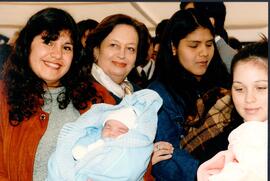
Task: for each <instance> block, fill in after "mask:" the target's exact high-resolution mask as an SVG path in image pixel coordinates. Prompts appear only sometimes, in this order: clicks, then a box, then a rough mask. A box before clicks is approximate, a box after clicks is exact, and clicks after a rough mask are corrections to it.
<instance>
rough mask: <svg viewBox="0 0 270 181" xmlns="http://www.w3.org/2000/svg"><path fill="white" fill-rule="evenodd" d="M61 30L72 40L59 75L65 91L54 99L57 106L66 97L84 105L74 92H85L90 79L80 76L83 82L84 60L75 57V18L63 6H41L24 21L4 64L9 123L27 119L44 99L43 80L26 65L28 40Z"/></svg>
mask: <svg viewBox="0 0 270 181" xmlns="http://www.w3.org/2000/svg"><path fill="white" fill-rule="evenodd" d="M63 30H67V31H69V33H70V36H71V40H72V43H73V60H72V64H71V67H70V69H69V71H68V72H67V73H66V74H65V75H64V76H63V77H62V78H61V79H60V83H61V85H62V86H64V87H65V92H63V93H61V94H59V95H58V98H57V101H58V103H59V108H60V109H65V108H66V107H67V105H68V104H69V103H70V100H72V101H73V104H74V106H75V107H76V108H81V107H84V106H81V105H84V104H85V103H84V102H85V101H82V100H78V98H77V97H76V95H78V94H79V95H81V93H82V92H86V90H85V87H87V86H88V87H90V86H91V85H90V84H87V81H88V82H90V80H89V79H87V78H84V80H85V82H83V81H81V80H80V78H82V77H83V71H82V70H81V66H83V64H84V62H82V61H80V58H79V57H80V53H81V52H80V50H81V46H80V40H79V36H78V28H77V25H76V22H75V21H74V19H73V18H72V16H71V15H70V14H69V13H67V12H66V11H64V10H61V9H57V8H45V9H43V10H40V11H39V12H37V13H35V14H34V15H33V16H31V17H30V19H29V20H28V21H27V23H26V25H25V26H24V28H23V29H22V30H21V31H20V34H19V36H18V38H17V40H16V43H15V47H14V49H13V50H12V53H11V56H10V58H9V59H8V61H7V63H6V64H5V66H4V71H3V74H4V82H5V85H6V91H7V97H8V98H7V99H8V104H9V120H10V123H11V124H12V125H18V124H19V123H20V122H22V121H23V120H24V119H29V118H30V117H31V116H32V115H33V114H34V113H35V112H36V111H37V110H38V109H39V108H40V107H41V106H42V105H43V102H44V101H43V94H44V92H45V91H44V86H46V83H45V81H43V80H42V79H40V78H39V77H38V76H37V75H36V74H35V73H34V72H33V71H32V69H31V68H30V65H29V55H30V53H31V43H32V41H33V39H34V37H36V36H38V35H40V34H41V33H44V32H45V35H44V36H43V37H42V38H43V40H44V41H51V40H52V41H55V40H57V39H58V37H59V34H60V32H61V31H63ZM86 80H87V81H86ZM86 85H87V86H86ZM90 92H91V93H92V92H93V91H90ZM88 94H90V93H88Z"/></svg>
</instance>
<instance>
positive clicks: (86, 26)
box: [77, 19, 98, 47]
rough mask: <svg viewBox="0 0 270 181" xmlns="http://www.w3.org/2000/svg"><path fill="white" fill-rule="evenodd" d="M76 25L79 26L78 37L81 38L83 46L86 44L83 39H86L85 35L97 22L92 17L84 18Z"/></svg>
mask: <svg viewBox="0 0 270 181" xmlns="http://www.w3.org/2000/svg"><path fill="white" fill-rule="evenodd" d="M77 25H78V28H79V37H80V38H81V43H82V46H83V47H85V46H86V42H85V41H86V39H87V36H88V35H89V34H90V33H91V31H92V30H93V29H94V28H96V27H97V25H98V22H97V21H96V20H93V19H86V20H82V21H79V22H78V23H77Z"/></svg>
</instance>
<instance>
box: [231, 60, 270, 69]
mask: <svg viewBox="0 0 270 181" xmlns="http://www.w3.org/2000/svg"><path fill="white" fill-rule="evenodd" d="M242 66H245V67H250V69H261V70H264V71H268V62H267V60H265V59H263V58H260V57H249V58H246V59H242V60H239V61H238V62H237V63H236V64H235V66H234V72H235V71H236V70H238V69H240V68H241V67H242Z"/></svg>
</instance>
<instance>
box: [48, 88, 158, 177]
mask: <svg viewBox="0 0 270 181" xmlns="http://www.w3.org/2000/svg"><path fill="white" fill-rule="evenodd" d="M161 105H162V99H161V98H160V96H159V95H158V94H157V93H156V92H155V91H152V90H149V89H143V90H140V91H137V92H135V93H133V94H132V95H127V96H125V97H124V98H123V100H122V101H121V103H120V104H119V105H109V104H104V103H102V104H95V105H93V106H92V108H91V109H90V110H89V111H87V112H86V113H84V114H83V115H82V116H81V117H80V118H79V119H78V120H77V121H75V122H72V123H68V124H66V125H64V127H63V128H62V130H61V131H60V134H59V137H58V142H57V147H56V151H55V152H54V153H53V154H52V155H51V157H50V159H49V162H48V177H47V180H48V181H55V180H68V181H69V180H70V181H75V180H76V181H87V180H88V181H89V180H94V181H114V180H117V181H124V180H125V181H127V180H132V181H133V180H134V181H136V180H142V178H143V175H144V173H145V171H146V169H147V166H148V163H149V161H150V157H151V154H152V151H153V141H154V138H155V134H156V129H157V112H158V110H159V108H160V107H161Z"/></svg>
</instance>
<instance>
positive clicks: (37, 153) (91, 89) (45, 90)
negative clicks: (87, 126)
mask: <svg viewBox="0 0 270 181" xmlns="http://www.w3.org/2000/svg"><path fill="white" fill-rule="evenodd" d="M80 50H81V46H80V40H79V36H78V30H77V25H76V22H75V21H74V19H73V18H72V16H71V15H70V14H68V13H67V12H65V11H63V10H61V9H57V8H46V9H43V10H41V11H39V12H37V13H36V14H34V15H33V16H32V17H31V18H30V19H29V20H28V22H27V24H26V25H25V27H24V28H23V29H22V30H21V32H20V34H19V36H18V39H17V40H16V43H15V46H14V49H13V51H12V53H11V56H10V58H9V59H8V61H7V62H6V64H5V66H4V70H3V78H4V80H3V81H1V82H0V100H1V102H0V180H12V181H16V180H21V181H31V180H36V181H37V180H44V179H45V177H46V175H47V161H48V158H49V155H50V154H51V153H52V152H53V151H54V149H55V146H56V141H57V140H56V138H57V136H58V133H59V131H60V129H61V128H62V126H63V124H65V123H67V122H71V121H74V120H76V119H77V118H78V117H79V115H80V114H81V113H83V112H85V111H86V110H87V109H89V107H90V106H91V105H92V103H98V102H107V103H112V104H113V103H115V101H114V100H113V99H112V98H111V96H110V95H109V94H108V93H107V92H104V91H102V90H101V89H100V87H101V86H99V85H98V84H94V83H93V82H92V79H91V78H90V77H89V76H87V75H86V74H85V72H87V71H86V70H87V69H84V68H83V66H84V65H85V64H86V63H87V62H84V60H82V59H80V53H81V52H80Z"/></svg>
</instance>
